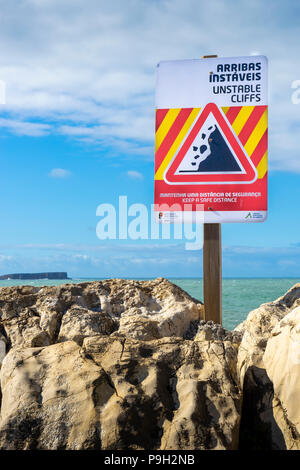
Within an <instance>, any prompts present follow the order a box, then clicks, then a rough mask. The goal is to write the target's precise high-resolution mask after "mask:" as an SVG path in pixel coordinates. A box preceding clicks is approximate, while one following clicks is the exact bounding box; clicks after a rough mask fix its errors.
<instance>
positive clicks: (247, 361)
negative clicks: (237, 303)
mask: <svg viewBox="0 0 300 470" xmlns="http://www.w3.org/2000/svg"><path fill="white" fill-rule="evenodd" d="M299 305H300V284H296V285H295V286H294V287H292V288H291V289H290V290H289V291H288V292H287V293H286V294H285V295H284V296H283V297H280V298H279V299H277V300H276V301H274V302H270V303H267V304H263V305H262V306H261V307H259V308H258V309H256V310H253V311H252V312H250V314H249V315H248V317H247V319H246V320H245V321H244V322H243V323H242V324H241V325H239V327H237V329H236V330H237V331H239V332H241V333H242V334H243V338H242V341H241V345H240V347H239V351H238V377H239V383H240V387H241V388H242V390H243V409H242V419H241V430H240V447H241V448H242V449H261V450H267V449H291V448H300V439H299V435H298V431H297V429H296V427H297V424H296V423H297V422H298V421H297V419H299V416H300V411H298V412H296V411H295V407H293V406H292V405H291V403H292V400H291V401H289V400H287V398H286V396H289V394H293V392H292V390H291V388H290V385H294V384H292V382H290V381H291V378H290V371H291V370H292V369H293V370H294V372H295V378H294V380H295V383H298V382H297V381H300V377H299V369H298V368H295V366H294V365H293V363H292V361H291V359H290V356H289V347H290V344H291V343H290V342H291V341H293V340H292V337H293V338H294V335H297V334H298V333H296V329H297V327H296V326H294V327H293V328H295V331H294V332H293V334H292V333H290V338H289V340H288V341H284V340H283V339H282V338H285V334H283V335H281V336H280V335H279V336H278V338H277V335H278V331H281V329H283V330H284V331H285V332H286V331H287V330H288V329H289V328H291V326H286V322H288V324H289V325H290V323H289V319H290V316H292V318H293V321H294V320H295V318H294V317H295V313H294V311H295V310H294V309H295V308H296V307H297V306H299ZM296 311H297V309H296ZM297 315H298V314H297ZM297 318H298V316H297ZM297 321H298V320H297ZM284 325H285V326H284ZM276 338H277V339H276ZM269 343H270V345H269ZM293 344H294V346H293V347H294V348H295V347H296V346H295V344H296V345H297V343H293ZM276 347H277V348H278V349H277V353H276V355H275V348H276ZM272 355H273V358H272ZM279 356H281V358H282V359H281V361H280V362H279ZM275 357H276V358H277V359H276V360H275ZM283 358H285V359H286V365H285V367H283ZM276 361H277V362H276ZM280 365H281V367H280ZM275 369H276V371H277V372H276V373H275ZM296 369H297V370H296ZM275 379H276V380H275ZM289 383H290V385H288V384H289ZM297 387H298V386H296V389H295V390H297ZM284 390H285V393H284ZM283 397H285V399H284V400H283ZM288 403H289V404H290V406H291V410H290V412H289V411H288V409H287V408H286V406H287V404H288ZM297 413H298V418H297V417H296V416H295V414H296V415H297ZM289 416H290V418H289ZM291 416H293V420H294V421H290V419H292V418H291ZM293 423H294V424H293Z"/></svg>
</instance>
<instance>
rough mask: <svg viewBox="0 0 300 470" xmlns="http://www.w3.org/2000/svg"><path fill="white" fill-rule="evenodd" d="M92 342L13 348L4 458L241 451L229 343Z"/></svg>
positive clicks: (4, 382)
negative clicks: (81, 452)
mask: <svg viewBox="0 0 300 470" xmlns="http://www.w3.org/2000/svg"><path fill="white" fill-rule="evenodd" d="M211 338H212V340H211V341H208V340H204V339H201V340H199V341H197V340H195V341H192V340H184V339H182V338H176V337H165V338H160V339H157V340H149V341H141V340H136V339H132V338H126V337H125V336H117V335H116V334H114V335H112V336H104V335H103V336H100V335H98V336H91V337H87V338H85V339H84V341H83V345H82V347H80V345H79V344H77V343H75V342H74V341H65V342H62V343H57V344H55V345H51V346H48V347H42V348H41V347H40V348H19V349H17V348H14V349H12V350H11V351H10V352H9V353H8V354H7V356H6V357H5V359H4V362H3V366H2V371H1V387H2V393H3V398H2V408H1V414H2V419H1V424H0V448H1V449H124V450H127V449H133V450H138V449H150V450H155V449H236V448H237V445H238V430H239V420H240V407H241V393H240V390H239V388H238V386H237V383H236V378H235V377H234V376H233V375H232V371H231V367H230V365H229V363H230V361H232V360H233V357H234V355H235V358H236V354H237V352H236V348H235V346H234V345H233V344H232V343H231V342H230V340H229V339H228V345H227V347H226V348H224V345H223V342H222V341H221V340H218V339H216V338H214V334H213V333H212V337H211Z"/></svg>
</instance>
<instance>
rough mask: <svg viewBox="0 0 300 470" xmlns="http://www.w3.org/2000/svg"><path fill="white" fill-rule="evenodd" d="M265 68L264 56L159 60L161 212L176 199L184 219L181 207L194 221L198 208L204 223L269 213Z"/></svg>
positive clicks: (157, 157) (252, 218)
mask: <svg viewBox="0 0 300 470" xmlns="http://www.w3.org/2000/svg"><path fill="white" fill-rule="evenodd" d="M266 73H267V63H266V58H265V57H263V56H254V57H252V56H251V57H240V58H229V59H222V58H213V59H202V60H193V61H172V62H162V63H160V64H159V67H158V74H157V110H156V138H155V204H156V207H157V209H158V211H159V213H160V219H164V212H166V209H165V207H166V205H169V206H170V207H171V206H173V205H174V204H176V214H174V217H173V219H176V220H177V221H179V220H181V218H180V217H179V215H180V213H181V212H182V215H183V214H184V216H185V220H191V221H193V220H194V219H195V218H194V217H193V214H194V213H195V212H196V211H199V210H202V211H203V215H204V222H218V223H221V222H261V221H263V220H265V218H266V214H267V83H266V81H267V76H266ZM249 102H250V103H249ZM166 105H167V106H166ZM186 203H189V205H190V206H189V210H188V211H187V210H186V208H185V207H184V204H186ZM162 204H163V205H164V210H160V209H159V206H160V205H162ZM178 207H180V210H178ZM170 211H172V209H170ZM169 215H170V214H169ZM175 216H176V217H175ZM168 219H170V217H168Z"/></svg>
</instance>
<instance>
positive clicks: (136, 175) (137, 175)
mask: <svg viewBox="0 0 300 470" xmlns="http://www.w3.org/2000/svg"><path fill="white" fill-rule="evenodd" d="M127 175H128V176H129V178H131V179H133V180H143V179H144V177H143V175H142V173H140V172H139V171H134V170H129V171H127Z"/></svg>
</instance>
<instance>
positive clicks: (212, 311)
mask: <svg viewBox="0 0 300 470" xmlns="http://www.w3.org/2000/svg"><path fill="white" fill-rule="evenodd" d="M203 229H204V230H203V235H204V237H203V239H204V244H203V292H204V309H205V320H206V321H208V320H213V321H214V322H215V323H219V324H220V325H222V243H221V224H204V225H203Z"/></svg>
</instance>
